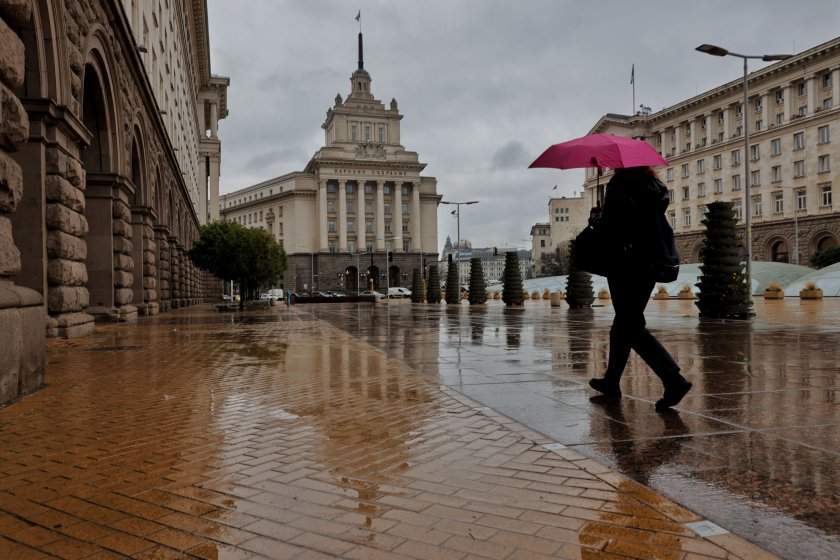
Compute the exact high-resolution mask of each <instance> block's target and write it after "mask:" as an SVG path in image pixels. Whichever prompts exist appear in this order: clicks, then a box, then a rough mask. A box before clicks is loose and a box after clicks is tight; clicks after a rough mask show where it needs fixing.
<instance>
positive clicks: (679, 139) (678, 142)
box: [674, 123, 685, 156]
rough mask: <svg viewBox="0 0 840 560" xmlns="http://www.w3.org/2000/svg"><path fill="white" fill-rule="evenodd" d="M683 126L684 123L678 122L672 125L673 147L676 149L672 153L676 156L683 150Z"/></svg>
mask: <svg viewBox="0 0 840 560" xmlns="http://www.w3.org/2000/svg"><path fill="white" fill-rule="evenodd" d="M683 126H684V125H683V124H682V123H680V124H678V125H677V126H675V127H674V133H675V134H676V139H675V140H674V147H675V148H676V151H675V152H674V155H677V156H678V155H680V154H681V153H683V152H684V151H685V146H684V142H685V141H684V140H683Z"/></svg>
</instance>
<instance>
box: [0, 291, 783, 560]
mask: <svg viewBox="0 0 840 560" xmlns="http://www.w3.org/2000/svg"><path fill="white" fill-rule="evenodd" d="M233 317H234V316H233V315H230V314H217V313H216V312H215V311H212V310H210V309H209V308H203V309H189V310H179V311H176V312H173V313H170V314H167V315H165V316H158V317H155V318H149V319H141V320H140V322H139V323H138V324H137V325H112V326H105V327H97V332H96V333H95V334H94V335H92V336H89V337H86V338H83V339H77V340H52V341H49V342H48V350H47V360H48V374H47V380H48V384H49V385H48V386H47V387H46V388H44V389H42V390H41V391H40V392H38V393H36V394H35V395H32V396H30V397H28V398H26V399H24V400H22V401H19V402H17V403H14V404H12V405H10V406H7V407H5V408H4V409H2V410H0V474H1V475H2V476H0V559H3V560H5V559H38V558H66V559H81V558H84V559H97V560H99V559H106V558H124V557H131V558H143V559H170V558H171V559H176V558H203V559H251V558H294V559H301V560H303V559H317V558H336V557H338V558H352V559H374V560H375V559H380V558H381V559H402V558H414V559H434V560H438V559H450V558H451V559H479V558H482V559H488V558H489V559H509V560H514V559H528V560H539V559H542V558H567V559H593V560H594V559H605V560H606V559H619V558H623V559H626V558H651V559H653V558H655V559H665V560H670V559H674V560H700V559H704V558H709V559H712V558H714V559H735V558H743V559H749V560H754V559H762V558H773V556H771V555H770V554H768V553H766V552H765V551H763V550H761V549H759V548H757V547H755V546H754V545H752V544H750V543H748V542H746V541H745V540H743V539H741V538H739V537H736V536H734V535H732V534H725V535H719V536H715V537H710V538H701V537H699V536H697V535H696V534H694V533H692V532H691V531H690V530H688V529H687V528H686V527H684V526H683V523H686V522H691V521H697V520H699V517H698V516H697V515H695V514H693V513H692V512H690V511H687V510H685V509H684V508H682V507H680V506H678V505H677V504H675V503H673V502H670V501H668V500H666V499H664V498H662V497H660V496H658V495H656V494H655V493H653V492H652V491H650V490H648V489H646V488H644V487H641V486H639V485H637V484H636V483H634V482H631V481H630V480H628V479H626V478H625V477H623V476H620V475H618V474H616V473H613V472H610V471H609V470H608V469H606V468H604V467H603V466H601V465H599V464H597V463H595V462H593V461H591V460H589V459H586V458H584V457H582V456H580V455H578V454H577V453H575V452H572V451H570V450H568V449H564V448H557V449H552V446H551V445H550V444H552V443H553V442H551V441H550V440H548V439H546V438H544V437H543V436H541V435H539V434H537V433H534V432H532V431H530V430H528V429H527V428H525V427H523V426H521V425H519V424H517V423H515V422H513V421H511V420H509V419H508V418H506V417H503V416H501V415H499V414H497V413H494V412H493V411H492V410H489V409H487V408H484V407H481V406H479V405H478V404H476V403H475V402H473V401H471V400H469V399H467V398H465V397H463V396H461V395H460V394H458V393H456V392H454V391H452V390H449V389H447V388H445V387H440V386H438V385H437V384H435V383H434V381H433V380H432V379H430V378H428V377H425V376H423V375H421V374H419V373H417V372H415V371H413V370H411V369H410V368H409V367H407V366H406V365H405V364H403V363H400V362H398V361H395V360H393V359H390V358H388V357H387V356H385V355H384V354H383V353H382V352H380V351H378V350H376V349H374V348H373V347H371V346H369V345H367V344H365V343H363V342H361V341H359V340H356V339H353V338H352V337H350V336H349V335H348V334H346V333H345V332H343V331H340V330H338V329H336V328H335V327H332V326H330V325H328V324H327V323H325V322H322V321H315V320H307V319H306V318H305V317H303V316H301V315H297V314H295V313H294V312H286V311H276V310H274V309H271V308H269V310H265V311H253V312H248V313H247V314H246V315H245V316H243V317H241V318H240V319H234V318H233ZM544 445H549V449H547V448H545V447H543V446H544Z"/></svg>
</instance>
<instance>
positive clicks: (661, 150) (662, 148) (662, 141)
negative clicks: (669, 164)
mask: <svg viewBox="0 0 840 560" xmlns="http://www.w3.org/2000/svg"><path fill="white" fill-rule="evenodd" d="M665 148H666V146H665V132H660V133H659V153H660V154H662V155H665V154H666V153H667V152H666V149H665Z"/></svg>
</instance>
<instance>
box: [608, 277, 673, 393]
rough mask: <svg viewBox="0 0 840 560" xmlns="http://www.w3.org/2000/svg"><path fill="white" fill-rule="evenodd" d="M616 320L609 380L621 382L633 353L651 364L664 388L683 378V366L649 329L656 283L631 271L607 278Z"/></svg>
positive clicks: (612, 332) (612, 338) (612, 329)
mask: <svg viewBox="0 0 840 560" xmlns="http://www.w3.org/2000/svg"><path fill="white" fill-rule="evenodd" d="M607 283H608V284H609V287H610V297H611V298H612V304H613V308H614V309H615V319H614V320H613V324H612V328H611V329H610V357H609V363H608V364H607V371H606V373H605V374H604V377H605V378H606V379H609V380H610V381H615V382H618V380H619V379H620V378H621V374H622V373H624V366H626V365H627V360H628V358H630V350H631V349H632V350H635V351H636V353H637V354H638V355H639V356H641V358H642V359H643V360H644V361H645V363H647V365H648V366H650V368H651V369H652V370H653V373H655V374H656V375H657V376H658V377H659V379H661V380H662V383H663V384H664V385H668V384H670V383H671V382H672V381H674V380H676V379H678V378H680V377H681V376H680V374H679V373H680V367H679V366H678V365H677V363H676V362H675V361H674V359H673V358H672V357H671V355H670V354H669V353H668V351H667V350H665V348H664V347H663V346H662V344H660V343H659V340H657V339H656V337H655V336H653V335H652V334H651V333H650V331H648V330H647V328H645V324H646V323H645V307H647V303H648V300H650V294H651V292H652V291H653V287H654V285H655V284H656V281H655V280H653V279H651V278H645V277H639V276H635V275H634V274H633V273H632V272H630V271H628V274H627V275H626V276H623V277H621V278H619V277H611V278H607Z"/></svg>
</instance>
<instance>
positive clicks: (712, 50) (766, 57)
mask: <svg viewBox="0 0 840 560" xmlns="http://www.w3.org/2000/svg"><path fill="white" fill-rule="evenodd" d="M694 50H697V51H700V52H702V53H706V54H710V55H713V56H727V55H729V56H735V57H738V58H743V59H744V108H743V110H742V111H741V119H742V122H743V128H744V206H743V210H744V212H745V218H744V226H745V229H746V238H747V270H746V281H747V292H748V295H749V297H750V298H752V220H751V219H750V212H751V209H750V202H751V201H752V196H751V195H750V126H749V123H748V122H747V105H748V103H749V84H748V80H747V60H749V59H750V58H755V59H759V60H763V61H764V62H773V61H776V60H785V59H788V58H790V57H792V56H793V55H792V54H758V55H749V54H738V53H735V52H732V51H730V50H727V49H724V48H723V47H716V46H715V45H707V44H703V45H700V46H699V47H697V48H696V49H694Z"/></svg>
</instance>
